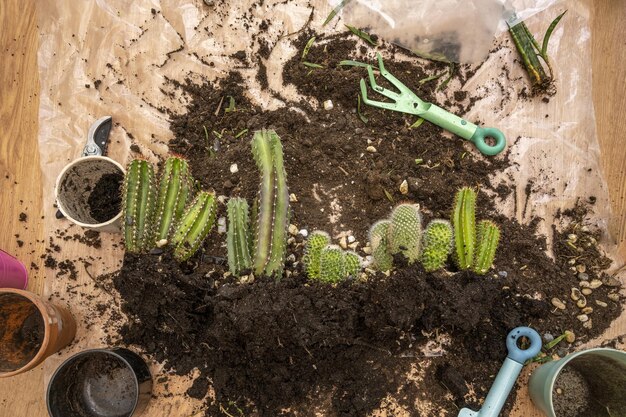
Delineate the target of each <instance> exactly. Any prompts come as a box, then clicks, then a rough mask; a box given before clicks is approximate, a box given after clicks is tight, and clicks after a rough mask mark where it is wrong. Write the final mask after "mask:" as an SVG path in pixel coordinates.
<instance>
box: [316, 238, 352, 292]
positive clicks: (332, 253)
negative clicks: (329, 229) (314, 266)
mask: <svg viewBox="0 0 626 417" xmlns="http://www.w3.org/2000/svg"><path fill="white" fill-rule="evenodd" d="M345 264H346V257H345V253H344V251H343V250H342V249H341V247H339V246H337V245H328V246H326V247H325V248H324V249H322V252H321V254H320V277H319V278H320V281H322V282H327V283H337V282H340V281H342V280H343V279H344V278H345V277H346V265H345Z"/></svg>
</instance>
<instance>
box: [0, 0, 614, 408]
mask: <svg viewBox="0 0 626 417" xmlns="http://www.w3.org/2000/svg"><path fill="white" fill-rule="evenodd" d="M594 7H595V16H594V20H593V71H594V80H593V81H594V84H593V86H594V105H595V110H596V117H597V128H598V135H599V141H600V147H601V150H602V155H603V160H602V162H603V170H604V174H605V176H606V179H607V182H608V186H609V190H610V195H611V201H612V206H613V210H614V217H613V218H612V219H610V221H611V225H610V227H611V229H612V230H613V231H615V236H616V238H617V239H619V240H620V241H621V253H622V254H623V255H624V256H626V242H625V241H624V237H625V236H626V167H625V165H626V146H624V145H623V143H622V142H623V132H624V131H626V116H624V114H626V95H624V94H623V90H624V81H625V80H626V65H624V62H626V38H624V36H623V33H622V31H621V27H622V24H621V23H622V22H623V21H624V20H625V19H626V0H619V1H618V0H612V1H601V2H594ZM36 22H37V17H36V0H0V27H1V28H2V30H1V31H0V62H2V65H1V66H0V126H2V129H0V187H1V188H0V189H1V190H2V198H1V199H0V213H2V215H0V230H2V231H3V233H2V234H0V248H2V249H4V250H6V251H8V252H10V253H12V254H14V255H16V256H17V257H19V258H20V259H22V260H23V261H24V263H25V264H26V265H30V264H31V262H33V263H34V264H35V265H36V266H37V267H38V268H40V269H39V270H37V269H35V268H31V270H30V282H29V289H30V290H31V291H34V292H36V293H41V292H42V290H43V284H44V278H45V274H44V272H43V265H42V260H41V259H40V255H41V254H42V253H44V247H45V242H44V236H43V227H42V222H41V221H40V219H41V215H42V214H41V213H42V212H43V210H42V207H41V200H42V199H41V196H42V190H41V172H40V168H39V152H38V146H37V132H38V125H37V120H38V104H39V99H38V94H39V81H38V68H37V62H36V60H37V46H38V36H39V33H38V31H37V27H36ZM7 176H8V178H7ZM46 192H51V191H50V190H46ZM20 201H21V202H20ZM22 212H24V213H26V214H27V216H28V221H27V222H20V221H19V220H18V216H19V214H20V213H22ZM15 234H19V235H20V237H19V238H16V237H15V236H14V235H15ZM18 240H20V241H22V242H24V243H23V246H21V247H19V245H18V242H17V241H18ZM623 319H624V317H622V319H621V320H620V321H619V323H615V325H614V326H612V328H611V330H610V331H609V333H610V334H611V335H615V334H621V333H624V327H625V326H624V321H625V320H623ZM525 374H526V375H527V374H528V372H527V371H525ZM44 389H45V387H44V383H43V372H42V368H41V367H39V368H37V369H35V370H33V371H31V372H28V373H26V374H24V375H20V376H17V377H13V378H11V379H7V380H2V379H0V416H12V417H27V416H28V417H39V416H42V417H43V416H46V415H47V413H46V410H45V403H44ZM183 408H184V407H183ZM173 409H176V410H177V411H181V408H180V404H178V405H177V407H174V408H173ZM172 415H174V414H172ZM176 415H178V413H176ZM517 415H520V416H522V415H523V416H526V417H528V416H539V415H540V414H538V412H537V411H536V410H535V409H534V407H533V406H532V405H531V404H530V402H529V400H528V398H527V397H526V396H525V395H524V392H523V390H522V393H521V395H520V398H519V400H518V404H517ZM183 417H187V416H186V415H184V416H183Z"/></svg>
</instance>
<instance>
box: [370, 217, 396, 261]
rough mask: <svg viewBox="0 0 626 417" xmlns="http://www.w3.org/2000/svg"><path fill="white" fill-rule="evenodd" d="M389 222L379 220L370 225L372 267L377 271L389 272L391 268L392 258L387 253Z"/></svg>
mask: <svg viewBox="0 0 626 417" xmlns="http://www.w3.org/2000/svg"><path fill="white" fill-rule="evenodd" d="M390 225H391V222H390V221H389V220H380V221H378V222H376V223H374V224H373V225H372V227H371V228H370V232H369V240H370V245H371V247H372V267H374V268H376V269H378V270H379V271H389V270H390V269H391V267H392V266H393V257H392V256H391V253H390V252H389V239H388V234H389V226H390Z"/></svg>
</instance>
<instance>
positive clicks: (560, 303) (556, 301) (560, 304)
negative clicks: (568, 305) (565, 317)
mask: <svg viewBox="0 0 626 417" xmlns="http://www.w3.org/2000/svg"><path fill="white" fill-rule="evenodd" d="M551 302H552V305H553V306H555V307H556V308H558V309H559V310H565V303H564V302H563V301H561V300H559V299H558V298H556V297H554V298H553V299H552V301H551Z"/></svg>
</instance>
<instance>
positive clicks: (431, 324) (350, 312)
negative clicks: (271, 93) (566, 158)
mask: <svg viewBox="0 0 626 417" xmlns="http://www.w3.org/2000/svg"><path fill="white" fill-rule="evenodd" d="M309 38H310V34H308V33H306V34H302V35H301V37H300V38H299V39H298V40H297V41H296V47H297V48H299V50H301V49H302V47H303V46H304V43H305V42H306V40H308V39H309ZM391 49H392V51H393V52H394V54H395V55H396V56H398V57H400V56H402V54H403V52H402V51H401V50H399V49H394V48H391ZM358 54H359V52H358V48H357V44H356V43H355V41H354V40H352V39H347V38H345V37H341V36H339V37H337V36H336V37H333V38H330V39H329V42H328V43H326V44H325V45H321V44H320V45H317V44H316V45H314V46H313V47H312V48H311V49H310V51H309V55H308V56H307V60H309V61H311V62H314V63H319V64H321V65H324V69H316V70H314V71H311V68H308V67H305V66H303V65H302V64H301V63H300V62H299V55H297V56H296V58H294V59H292V60H291V61H289V62H288V63H287V65H286V67H285V69H284V73H283V77H284V79H285V81H286V82H289V83H292V84H294V85H295V87H296V88H297V89H298V91H299V92H300V94H302V95H304V96H306V97H307V98H309V99H311V100H312V102H313V103H314V102H315V101H318V102H322V101H325V100H332V101H333V103H334V108H333V110H330V111H325V110H323V109H321V108H319V107H317V106H316V105H314V104H311V103H309V102H308V101H305V100H303V101H299V102H297V103H291V102H289V103H288V105H287V106H286V107H284V108H280V109H278V110H275V111H264V110H263V109H261V108H258V107H256V106H255V105H253V104H251V102H250V101H249V99H248V98H247V95H246V91H245V87H244V86H245V84H244V82H243V80H242V78H241V77H240V75H239V74H238V73H231V74H229V75H228V76H227V77H226V78H225V79H224V80H222V81H220V82H219V83H217V84H210V83H206V84H203V85H197V84H192V83H191V82H189V83H187V84H184V85H181V84H177V83H176V82H172V83H174V85H175V87H177V88H179V89H181V90H182V91H183V92H184V93H185V94H186V95H187V96H188V97H189V99H190V103H189V105H188V107H187V112H186V113H185V114H173V115H171V129H172V132H173V133H174V136H175V137H174V139H173V140H172V142H171V143H170V148H171V150H172V151H173V152H176V153H178V154H181V155H184V156H185V157H187V158H188V159H189V162H190V165H191V167H192V170H193V173H194V176H195V178H196V179H197V180H198V181H200V183H201V184H202V186H203V187H204V188H206V189H209V188H212V189H214V190H216V192H217V193H218V195H225V196H241V197H244V198H247V199H248V200H249V201H251V200H252V199H253V198H254V197H255V195H256V193H257V189H258V183H259V179H258V175H259V174H258V172H257V169H256V166H255V164H254V161H253V158H252V155H251V152H250V138H251V135H252V132H254V131H255V130H258V129H261V128H272V129H275V130H276V131H277V133H278V134H279V135H280V136H281V139H282V143H283V149H284V155H285V164H286V171H287V179H288V184H289V188H290V192H291V193H294V194H295V195H296V198H297V202H293V203H292V204H291V210H292V216H291V223H293V224H295V225H297V227H298V228H306V229H308V230H309V231H312V230H314V229H323V230H326V231H328V232H331V234H332V235H333V236H335V237H337V236H338V234H339V233H341V232H347V231H350V232H351V233H352V234H353V235H354V236H355V238H356V240H357V241H358V242H359V247H358V250H361V248H362V247H363V246H364V245H365V242H366V240H367V230H368V229H369V227H370V226H371V224H373V223H374V222H375V221H377V220H379V219H381V218H383V217H386V216H387V215H388V214H389V212H390V210H391V209H392V207H393V206H394V204H395V203H397V202H399V201H403V200H410V201H414V202H418V203H419V204H420V205H421V207H422V210H423V212H424V217H425V221H428V220H430V219H431V218H435V217H440V218H449V216H450V210H451V205H452V200H453V196H454V193H455V192H456V190H457V189H458V188H459V187H461V186H464V185H471V186H476V187H478V188H479V189H480V195H479V202H478V203H479V206H478V209H477V213H479V218H480V219H483V218H484V219H491V220H493V221H495V222H496V223H498V224H499V225H500V227H501V229H502V242H503V244H501V247H500V250H499V252H498V255H497V257H496V260H495V268H494V270H492V271H491V272H490V273H489V274H487V275H485V276H475V275H474V274H473V273H471V272H458V271H456V269H455V267H454V266H453V265H452V264H450V265H447V268H446V269H447V271H440V272H437V273H426V272H425V271H424V270H423V269H422V268H421V266H420V265H410V266H409V265H406V264H403V263H402V260H400V259H398V260H397V261H398V263H397V265H398V268H397V269H396V271H395V272H394V273H393V274H392V275H391V276H389V277H387V276H385V275H383V274H378V275H369V276H368V277H367V279H359V280H357V281H350V282H344V283H341V284H339V285H337V286H335V287H333V286H327V285H321V284H319V283H316V282H310V281H309V280H307V278H306V276H305V274H304V273H303V272H302V270H301V264H300V261H301V257H302V247H303V242H302V237H301V236H294V238H293V239H291V240H290V245H289V248H288V254H289V256H288V258H287V263H286V270H287V272H286V273H285V277H284V278H283V279H282V280H281V281H278V282H277V281H275V280H273V279H269V278H265V277H256V278H254V279H252V278H251V277H247V279H246V280H245V283H242V282H239V281H238V280H236V279H235V278H233V277H232V276H228V275H227V274H225V273H226V271H227V266H226V264H225V259H226V249H225V245H224V240H225V239H224V236H223V235H218V234H217V233H212V234H211V235H210V237H209V239H208V240H207V242H206V243H205V245H204V248H203V251H201V253H200V254H199V255H198V256H196V257H194V258H192V260H190V261H189V262H187V263H185V264H183V265H179V264H177V263H176V262H174V261H173V260H172V259H171V258H170V255H169V254H168V253H167V252H166V253H163V254H161V255H141V256H135V255H126V257H125V259H124V264H123V267H122V269H121V271H119V272H118V273H116V274H114V275H113V276H112V279H113V283H114V285H115V288H116V289H117V290H118V291H119V293H120V296H121V300H122V309H123V311H124V312H125V313H126V314H127V316H128V318H129V321H128V323H126V324H125V325H124V326H123V328H122V329H121V336H122V341H123V343H125V344H130V345H135V346H138V347H139V348H141V349H142V350H144V351H145V352H146V353H148V354H150V355H152V356H153V357H154V359H155V360H157V361H162V362H165V367H166V369H168V370H170V371H171V372H174V373H176V374H180V375H186V374H188V373H189V372H191V371H192V370H194V369H195V368H197V369H198V370H199V371H200V377H199V379H197V380H196V382H194V385H193V386H192V387H191V389H190V390H189V391H188V395H190V396H192V397H194V398H202V397H204V395H205V394H206V389H208V386H207V385H206V381H209V380H210V381H211V384H212V388H213V389H214V391H215V400H207V403H206V415H207V416H227V415H240V414H241V413H243V414H244V415H258V416H280V415H285V416H286V415H289V416H292V415H297V416H313V415H316V413H321V414H323V415H327V416H364V415H367V414H368V413H370V412H372V411H373V410H376V409H381V408H382V409H384V410H385V411H387V413H388V414H390V415H410V416H430V415H433V413H436V412H439V413H443V414H444V415H447V416H456V414H457V413H458V409H459V407H463V406H468V407H471V408H474V409H478V408H479V407H480V400H481V399H482V398H484V396H485V395H486V393H487V391H488V389H489V387H490V385H491V383H492V381H493V376H494V375H495V374H496V373H497V371H498V369H499V368H500V366H501V363H502V360H503V359H504V357H505V356H506V348H505V344H504V340H505V337H506V334H507V333H508V332H509V331H510V330H511V329H512V328H514V327H517V326H519V325H530V326H532V327H534V328H535V329H537V330H538V331H539V332H540V333H541V334H543V333H547V332H550V333H552V334H554V335H558V334H561V333H562V332H563V330H565V329H569V330H573V331H574V332H575V333H576V336H577V340H579V341H584V340H588V339H589V338H591V337H593V336H595V335H598V334H599V333H601V332H602V330H604V329H605V328H606V327H607V326H608V324H609V323H610V322H611V321H612V320H613V319H614V318H615V317H617V316H618V314H619V313H620V310H621V307H620V305H619V303H618V302H615V301H610V300H609V299H608V298H607V295H608V294H610V293H614V292H615V288H614V287H611V286H609V285H603V286H601V287H599V288H597V289H594V291H593V294H592V295H590V296H589V297H588V301H589V303H591V302H592V301H594V300H596V299H597V300H602V301H604V302H606V307H597V309H601V311H602V313H601V314H600V313H598V314H595V315H592V317H593V326H588V327H583V323H582V322H580V321H579V320H578V319H577V318H576V316H577V315H578V314H580V312H579V309H578V308H577V307H576V305H575V304H573V303H572V302H571V301H569V298H568V297H569V294H570V289H571V287H572V286H573V285H576V284H577V283H578V282H579V279H578V276H577V271H576V265H575V264H576V262H575V263H574V264H571V263H570V260H571V259H572V258H571V256H569V255H568V254H567V253H566V252H565V251H564V250H563V248H562V245H560V244H557V245H556V246H555V247H556V250H555V251H554V253H551V254H548V251H547V244H546V238H545V237H542V236H537V234H536V227H537V224H538V222H539V221H540V219H534V220H533V221H531V222H530V224H528V225H521V224H519V223H518V222H517V221H516V220H515V219H509V218H507V217H505V216H503V215H501V214H499V213H498V212H497V210H496V203H497V202H499V201H501V200H502V199H505V198H506V197H507V196H508V195H509V194H510V193H511V189H510V188H509V187H508V186H507V185H505V184H495V185H494V184H492V183H491V182H490V180H489V177H490V175H491V174H494V173H496V172H499V171H501V170H502V169H503V168H505V167H506V166H508V164H509V162H508V159H507V156H506V154H505V155H504V156H501V157H498V158H489V159H485V158H482V157H481V156H479V155H477V154H476V153H475V152H473V151H470V150H469V148H468V147H466V146H467V144H466V143H464V142H463V141H462V140H459V139H458V138H450V137H448V136H446V135H444V134H443V133H442V131H441V129H440V128H438V127H436V126H434V125H432V124H430V123H424V124H422V125H421V126H420V127H419V128H416V129H409V127H410V126H411V124H412V123H413V122H414V121H415V120H414V118H412V117H409V116H406V115H403V114H401V113H394V112H385V111H382V110H377V109H374V108H369V107H368V108H362V109H361V111H362V112H363V113H364V115H365V116H366V117H367V119H368V122H367V124H364V123H363V121H362V120H361V119H360V118H359V117H358V115H357V114H356V104H357V93H358V85H359V80H360V79H361V77H363V75H364V73H363V70H362V69H358V68H349V69H335V67H336V64H337V63H338V62H339V61H340V60H343V59H348V58H352V59H362V57H361V56H359V55H358ZM386 64H387V68H388V69H389V70H390V72H392V73H394V74H397V75H398V76H399V78H400V79H401V80H402V81H403V82H405V83H406V84H407V85H408V86H409V87H410V88H412V89H413V90H414V91H415V92H416V93H417V94H418V95H419V96H420V97H421V98H423V99H425V100H429V101H435V102H436V101H437V100H436V99H435V89H436V88H437V84H436V83H433V82H426V83H423V84H419V80H420V79H423V78H424V77H426V76H428V75H431V74H432V73H433V72H435V73H436V72H439V71H441V70H443V69H445V68H446V67H445V66H442V65H440V64H433V63H427V62H425V61H421V60H417V59H411V60H409V61H406V62H402V61H400V60H397V61H396V60H388V61H387V62H386ZM470 74H471V68H466V67H462V68H461V69H460V70H459V71H458V72H456V73H455V75H454V78H453V80H459V81H461V82H463V80H464V79H466V77H468V76H469V75H470ZM276 94H278V93H276ZM229 96H231V97H233V99H234V100H235V102H236V109H237V110H236V111H231V112H224V111H223V110H224V108H225V107H227V106H228V103H227V102H228V100H224V98H225V97H229ZM476 99H477V97H475V96H471V95H470V96H468V95H465V94H455V93H454V92H452V93H451V94H450V95H449V98H447V99H446V100H447V101H445V103H446V106H447V108H449V109H450V110H452V111H455V112H457V113H459V114H463V113H464V112H466V111H467V110H468V109H469V108H471V106H472V103H473V102H474V101H475V100H476ZM220 103H221V104H220ZM220 105H221V106H222V107H220ZM205 126H206V129H207V130H208V132H218V133H219V135H215V134H213V135H212V136H211V137H210V140H209V141H207V138H206V136H205V128H204V127H205ZM244 129H248V133H246V134H243V135H241V136H239V137H236V136H238V135H239V133H240V132H242V131H244ZM368 146H374V147H375V148H376V152H373V153H370V152H367V151H366V148H367V147H368ZM416 159H421V160H422V161H421V162H420V163H416ZM233 163H236V164H237V165H238V168H239V170H238V172H237V173H235V174H232V173H231V172H230V166H231V165H232V164H233ZM403 180H407V182H408V183H409V192H408V194H406V195H403V194H401V193H400V191H399V186H400V184H401V183H402V181H403ZM585 214H586V212H585V209H584V207H583V206H581V208H580V209H577V211H574V212H571V213H563V214H562V216H561V221H562V222H563V227H564V229H566V228H567V227H569V226H568V224H569V223H572V224H574V223H575V224H578V225H579V226H578V227H579V230H578V232H577V233H581V234H584V233H595V232H589V231H584V230H583V229H582V225H583V224H584V216H585ZM222 215H224V207H223V206H220V208H219V214H218V216H222ZM568 235H569V234H567V235H566V236H565V239H568V237H567V236H568ZM555 239H556V240H557V241H558V242H560V241H561V240H562V239H563V235H562V234H559V233H556V234H555ZM590 242H591V241H590ZM596 246H597V243H596V245H592V246H589V247H586V246H585V247H581V251H580V252H578V253H579V256H583V255H588V258H580V259H581V261H582V260H585V259H587V260H588V262H587V261H585V262H587V263H588V264H589V266H588V268H589V269H590V270H594V271H596V272H595V273H596V275H595V276H598V277H600V278H601V279H607V277H606V276H603V275H602V272H601V271H602V269H603V268H605V263H604V262H605V261H604V260H603V259H602V255H601V254H599V253H592V252H589V251H593V250H595V247H596ZM581 254H582V255H581ZM549 255H552V256H553V257H554V258H552V257H551V256H549ZM592 265H595V266H596V267H597V269H594V268H595V267H593V266H592ZM572 267H573V268H574V271H572ZM607 282H608V281H607ZM554 297H558V298H560V299H562V300H568V301H567V303H566V307H565V309H564V310H558V309H555V308H554V307H553V306H552V305H551V303H550V300H551V299H552V298H554ZM470 391H471V392H472V393H473V394H472V395H468V392H470ZM512 397H514V395H511V398H510V399H509V401H508V403H507V404H508V405H507V409H506V410H505V411H504V412H503V414H502V415H505V416H506V415H508V410H509V409H510V404H511V403H512ZM390 398H393V401H392V400H390ZM416 399H419V400H420V401H421V402H422V403H424V402H428V403H429V404H430V405H431V409H432V410H435V411H432V412H429V411H425V410H422V409H418V407H417V405H416V403H415V401H416Z"/></svg>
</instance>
